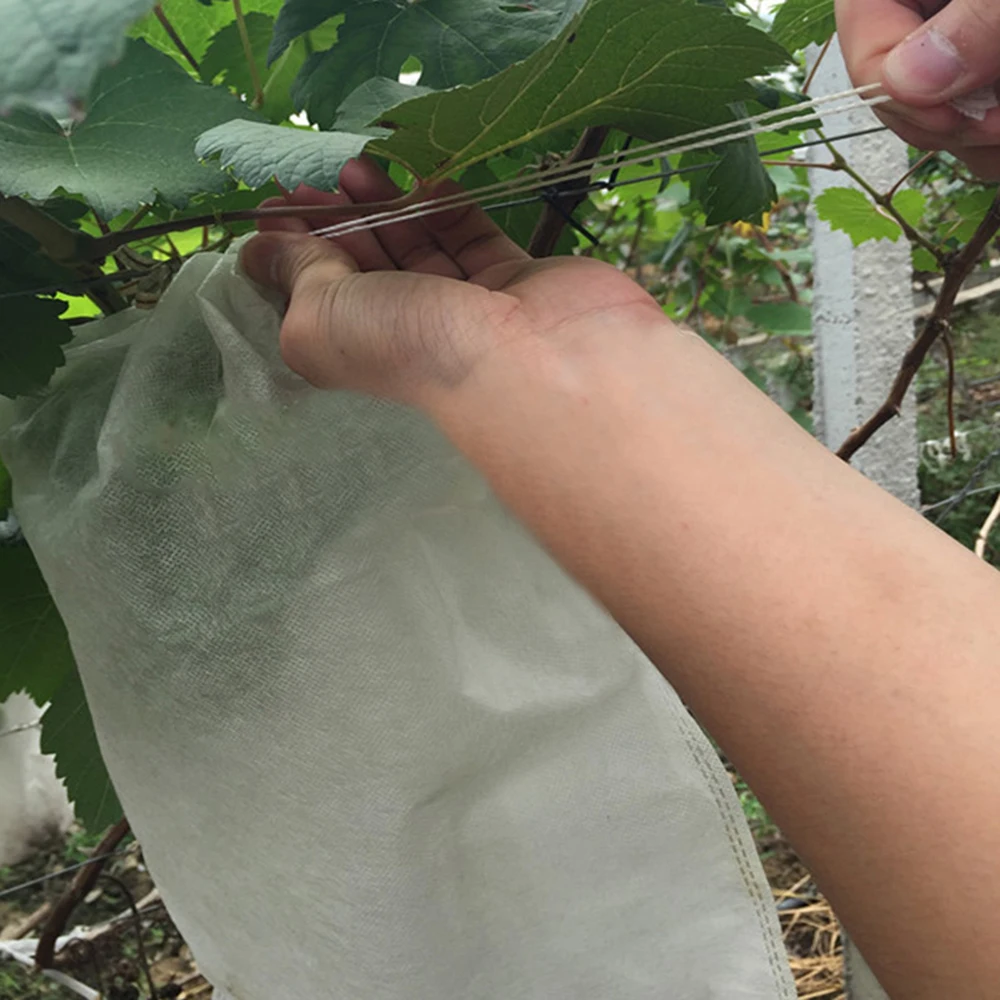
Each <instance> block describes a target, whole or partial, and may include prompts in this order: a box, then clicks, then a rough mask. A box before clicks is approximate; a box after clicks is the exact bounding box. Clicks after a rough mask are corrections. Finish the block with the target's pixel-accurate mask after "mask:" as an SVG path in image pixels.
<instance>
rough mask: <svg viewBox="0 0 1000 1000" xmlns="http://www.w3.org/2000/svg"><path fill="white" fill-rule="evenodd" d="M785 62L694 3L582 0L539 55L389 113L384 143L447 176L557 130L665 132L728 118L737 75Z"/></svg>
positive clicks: (725, 16) (741, 81)
mask: <svg viewBox="0 0 1000 1000" xmlns="http://www.w3.org/2000/svg"><path fill="white" fill-rule="evenodd" d="M786 60H787V55H786V53H785V52H784V51H783V50H782V49H781V48H780V47H779V46H777V45H775V43H774V42H772V41H771V39H770V38H768V36H767V35H765V34H764V33H763V32H760V31H757V30H756V29H755V28H752V27H750V26H749V25H748V24H747V23H746V22H745V21H743V20H742V19H741V18H739V17H736V16H735V15H733V14H730V13H729V12H728V11H727V10H725V9H721V8H717V7H711V6H703V5H700V4H697V3H694V2H692V0H590V2H589V3H588V4H587V6H586V7H585V9H584V10H583V12H582V13H581V14H579V15H578V16H577V17H576V18H575V19H574V20H573V22H572V23H571V24H570V25H569V26H568V27H567V29H566V31H565V32H564V33H563V34H562V35H561V36H560V37H559V38H558V39H555V40H554V41H552V42H550V43H548V44H547V45H546V46H544V48H542V49H541V50H539V51H538V52H537V53H535V55H533V56H531V57H530V58H529V59H526V60H525V61H524V62H521V63H517V64H515V65H514V66H511V67H510V68H508V69H506V70H504V72H502V73H500V74H498V75H496V76H494V77H492V78H490V79H488V80H484V81H482V82H481V83H478V84H475V85H473V86H471V87H456V88H454V89H452V90H446V91H442V92H439V93H434V94H429V95H427V96H425V97H420V98H417V99H415V100H412V101H409V102H407V103H406V104H403V105H401V106H400V107H398V108H394V109H393V110H392V113H391V116H390V117H391V120H392V123H393V125H394V126H395V128H396V131H395V133H394V134H393V136H392V138H391V139H390V140H389V141H388V142H387V143H385V144H384V146H382V147H381V148H384V149H385V150H386V152H387V153H388V154H389V155H390V156H393V157H396V158H398V159H400V160H402V161H403V162H404V163H407V164H408V165H409V166H410V167H412V168H413V169H414V170H415V171H416V172H417V173H419V174H421V175H423V176H427V175H428V174H435V175H437V176H443V175H445V174H451V173H454V172H456V171H458V170H461V169H464V168H466V167H468V166H470V165H471V164H473V163H475V162H477V161H479V160H482V159H485V158H486V157H488V156H492V155H495V154H497V153H500V152H502V151H503V150H505V149H509V148H511V147H512V146H515V145H518V144H520V143H524V142H526V141H528V140H530V139H533V138H534V137H536V136H539V135H543V134H546V133H549V132H552V131H554V130H556V129H561V128H566V127H567V126H572V127H574V128H576V129H580V128H583V127H584V126H588V125H615V126H617V127H619V128H621V129H622V130H623V131H626V132H629V133H631V134H633V135H635V136H637V137H640V138H643V139H650V140H655V139H664V138H668V137H669V136H671V135H678V134H681V133H684V132H687V131H690V130H692V129H697V128H702V127H704V126H706V125H711V124H716V123H721V122H724V121H727V120H731V112H730V111H729V109H728V107H727V105H729V104H730V103H732V102H733V101H736V100H739V99H742V98H745V97H746V98H748V97H752V91H751V89H750V88H749V87H748V86H747V84H746V82H745V78H746V77H747V76H750V75H752V74H755V73H759V72H762V71H764V70H766V69H768V68H769V67H771V66H775V65H780V64H782V63H784V62H785V61H786Z"/></svg>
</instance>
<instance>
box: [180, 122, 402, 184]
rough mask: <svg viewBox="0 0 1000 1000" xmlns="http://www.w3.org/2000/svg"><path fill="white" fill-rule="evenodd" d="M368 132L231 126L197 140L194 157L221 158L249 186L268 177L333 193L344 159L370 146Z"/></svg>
mask: <svg viewBox="0 0 1000 1000" xmlns="http://www.w3.org/2000/svg"><path fill="white" fill-rule="evenodd" d="M378 134H385V133H384V132H382V133H378V132H375V133H372V134H369V135H358V134H355V133H353V132H317V131H315V130H313V129H308V128H294V127H286V126H282V125H266V124H264V123H263V122H249V121H232V122H226V124H225V125H218V126H216V127H215V128H213V129H209V130H208V131H207V132H206V133H205V134H204V135H202V136H201V137H200V138H199V139H198V144H197V147H196V152H197V154H198V156H201V157H210V156H215V155H216V154H219V156H220V158H221V161H222V165H223V166H224V167H231V168H232V170H233V172H234V173H235V174H236V176H237V177H239V178H240V180H242V181H245V182H246V183H247V184H249V185H250V186H251V187H259V186H260V185H262V184H266V183H267V182H268V181H269V180H270V179H271V178H272V177H277V179H278V182H279V183H281V184H283V185H284V186H285V187H286V188H290V189H291V188H295V187H298V185H299V184H311V185H312V186H313V187H316V188H319V189H320V190H326V191H329V190H332V189H333V188H335V187H336V186H337V178H338V177H339V176H340V171H341V170H342V169H343V167H344V164H345V163H347V161H348V160H353V159H354V158H355V157H357V156H360V155H361V152H362V150H363V149H364V148H365V146H366V145H367V144H368V143H369V142H371V141H372V137H373V135H378Z"/></svg>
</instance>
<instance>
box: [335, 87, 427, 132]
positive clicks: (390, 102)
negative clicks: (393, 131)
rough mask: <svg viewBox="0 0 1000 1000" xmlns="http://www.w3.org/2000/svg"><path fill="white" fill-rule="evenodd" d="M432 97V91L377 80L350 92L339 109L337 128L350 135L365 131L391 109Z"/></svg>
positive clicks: (425, 88)
mask: <svg viewBox="0 0 1000 1000" xmlns="http://www.w3.org/2000/svg"><path fill="white" fill-rule="evenodd" d="M430 93H432V91H431V89H430V88H429V87H420V86H416V85H413V84H407V83H401V82H400V81H399V80H390V79H389V78H388V77H385V76H374V77H372V78H371V79H370V80H366V81H365V82H364V83H363V84H361V86H360V87H358V88H357V89H356V90H353V91H351V93H350V94H348V96H347V97H346V98H345V99H344V103H343V104H341V105H340V109H339V111H338V113H337V120H336V121H335V122H334V128H337V129H342V130H344V131H347V132H358V131H362V130H364V129H365V127H366V126H367V125H368V124H369V122H378V121H380V120H381V119H382V117H383V115H385V113H386V112H387V111H389V110H390V109H392V108H395V107H398V106H399V105H400V104H403V103H404V102H405V101H409V100H412V99H413V98H414V97H422V96H423V95H424V94H430Z"/></svg>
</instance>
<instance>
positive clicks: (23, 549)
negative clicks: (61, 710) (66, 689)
mask: <svg viewBox="0 0 1000 1000" xmlns="http://www.w3.org/2000/svg"><path fill="white" fill-rule="evenodd" d="M0 649H2V650H3V652H2V653H0V702H2V701H4V700H5V699H6V698H7V697H8V696H9V695H11V694H13V693H14V692H15V691H27V692H28V694H30V695H31V697H32V698H34V700H35V701H36V702H38V704H39V705H43V704H45V702H47V701H49V700H50V699H51V698H52V696H53V695H54V694H55V692H56V690H57V689H58V688H59V687H60V686H61V685H62V683H63V682H64V681H65V679H66V677H67V676H68V675H69V674H70V672H72V671H73V670H75V669H76V668H75V666H74V661H73V654H72V652H71V651H70V648H69V639H68V637H67V635H66V627H65V626H64V625H63V622H62V618H60V617H59V612H58V611H57V610H56V606H55V604H53V603H52V597H51V596H50V595H49V588H48V587H47V586H46V584H45V580H44V579H43V578H42V573H41V570H39V568H38V563H36V562H35V557H34V555H33V554H32V552H31V549H29V548H28V546H27V545H24V544H15V545H0Z"/></svg>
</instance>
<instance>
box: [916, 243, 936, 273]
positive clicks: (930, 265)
mask: <svg viewBox="0 0 1000 1000" xmlns="http://www.w3.org/2000/svg"><path fill="white" fill-rule="evenodd" d="M913 270H914V271H932V272H934V271H940V270H941V265H940V263H939V262H938V260H937V258H936V257H935V256H934V254H932V253H931V252H930V250H928V249H926V248H925V247H914V248H913Z"/></svg>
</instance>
